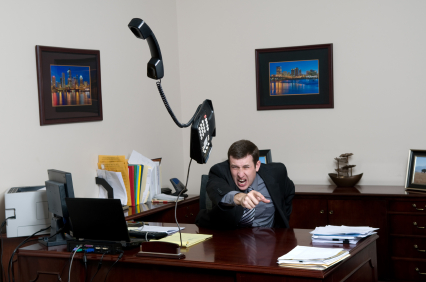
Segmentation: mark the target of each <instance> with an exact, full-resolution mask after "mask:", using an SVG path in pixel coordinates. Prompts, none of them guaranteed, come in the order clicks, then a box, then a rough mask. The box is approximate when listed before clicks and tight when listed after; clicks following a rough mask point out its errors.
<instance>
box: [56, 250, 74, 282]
mask: <svg viewBox="0 0 426 282" xmlns="http://www.w3.org/2000/svg"><path fill="white" fill-rule="evenodd" d="M71 257H72V252H71V253H70V257H69V258H68V263H64V266H63V267H62V270H61V272H60V273H59V281H62V279H61V277H62V272H64V269H65V266H67V265H69V264H70V262H71Z"/></svg>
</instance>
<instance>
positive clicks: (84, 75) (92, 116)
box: [36, 45, 103, 125]
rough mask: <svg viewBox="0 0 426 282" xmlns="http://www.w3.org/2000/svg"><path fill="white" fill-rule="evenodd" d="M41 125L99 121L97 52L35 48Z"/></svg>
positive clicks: (100, 115) (98, 62)
mask: <svg viewBox="0 0 426 282" xmlns="http://www.w3.org/2000/svg"><path fill="white" fill-rule="evenodd" d="M36 61H37V81H38V102H39V114H40V125H49V124H59V123H73V122H86V121H99V120H102V119H103V117H102V93H101V67H100V65H101V64H100V52H99V51H98V50H83V49H71V48H57V47H48V46H38V45H37V46H36Z"/></svg>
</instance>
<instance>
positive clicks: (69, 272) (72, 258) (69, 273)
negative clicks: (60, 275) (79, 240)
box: [68, 245, 83, 282]
mask: <svg viewBox="0 0 426 282" xmlns="http://www.w3.org/2000/svg"><path fill="white" fill-rule="evenodd" d="M81 247H83V245H79V246H78V247H76V248H74V250H75V251H74V253H73V254H72V257H71V262H70V269H69V270H68V282H70V281H71V267H72V261H73V260H74V256H75V254H76V253H77V251H78V250H79V249H80V248H81Z"/></svg>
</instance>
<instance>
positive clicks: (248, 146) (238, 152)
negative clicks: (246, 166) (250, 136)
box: [228, 140, 259, 165]
mask: <svg viewBox="0 0 426 282" xmlns="http://www.w3.org/2000/svg"><path fill="white" fill-rule="evenodd" d="M248 155H250V156H252V157H253V162H254V164H255V165H256V163H257V161H258V160H259V149H258V148H257V146H256V145H255V144H254V143H253V142H251V141H249V140H240V141H237V142H234V143H233V144H232V145H231V147H229V150H228V160H229V159H230V157H233V158H234V159H237V160H239V159H242V158H245V157H247V156H248Z"/></svg>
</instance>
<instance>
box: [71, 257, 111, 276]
mask: <svg viewBox="0 0 426 282" xmlns="http://www.w3.org/2000/svg"><path fill="white" fill-rule="evenodd" d="M105 254H106V252H105V253H103V255H102V257H101V260H100V261H99V263H98V269H97V270H96V272H95V274H93V276H92V279H90V282H92V281H93V279H94V278H95V276H96V274H98V271H99V269H101V267H102V259H103V258H104V255H105ZM68 282H69V281H68Z"/></svg>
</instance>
